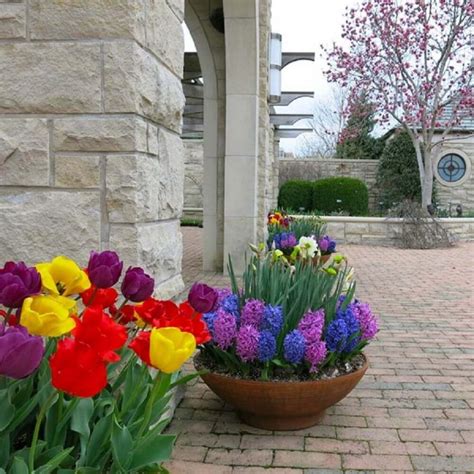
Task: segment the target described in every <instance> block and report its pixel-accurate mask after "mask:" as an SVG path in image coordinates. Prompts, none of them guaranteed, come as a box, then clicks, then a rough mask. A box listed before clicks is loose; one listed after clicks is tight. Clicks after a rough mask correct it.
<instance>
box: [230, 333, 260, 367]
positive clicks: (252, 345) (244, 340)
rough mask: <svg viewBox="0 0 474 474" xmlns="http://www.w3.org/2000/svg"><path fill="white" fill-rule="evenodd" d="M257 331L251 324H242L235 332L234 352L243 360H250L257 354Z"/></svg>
mask: <svg viewBox="0 0 474 474" xmlns="http://www.w3.org/2000/svg"><path fill="white" fill-rule="evenodd" d="M258 340H259V332H258V330H257V329H256V328H255V327H254V326H251V325H249V324H248V325H246V326H242V327H241V328H240V329H239V332H238V334H237V342H236V349H235V351H236V353H237V355H238V356H239V357H240V358H241V359H242V361H243V362H251V361H253V360H255V359H256V358H257V355H258Z"/></svg>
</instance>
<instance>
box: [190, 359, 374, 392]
mask: <svg viewBox="0 0 474 474" xmlns="http://www.w3.org/2000/svg"><path fill="white" fill-rule="evenodd" d="M198 356H199V354H197V355H195V356H194V358H193V362H194V364H195V363H196V357H198ZM362 356H363V357H364V365H363V366H362V367H360V368H359V369H357V370H354V371H353V372H350V373H349V374H344V375H339V376H337V377H333V378H331V379H324V380H291V381H289V380H281V381H280V380H251V379H243V378H237V377H232V376H230V375H224V374H219V373H217V372H212V371H208V373H207V374H209V375H213V376H215V377H221V378H223V379H229V380H236V381H239V382H241V383H247V384H252V385H275V384H278V385H281V386H283V385H297V384H301V385H311V384H322V385H324V384H330V383H331V382H332V381H334V380H341V379H344V378H345V377H350V376H351V375H353V374H356V373H357V372H362V371H366V370H367V368H368V366H369V359H368V357H367V356H366V355H365V354H362ZM207 374H203V376H204V377H205V376H206V375H207ZM203 376H201V377H203Z"/></svg>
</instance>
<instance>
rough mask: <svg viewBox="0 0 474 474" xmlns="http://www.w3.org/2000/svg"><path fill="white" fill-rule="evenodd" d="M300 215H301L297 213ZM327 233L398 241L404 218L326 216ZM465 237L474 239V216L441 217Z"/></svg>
mask: <svg viewBox="0 0 474 474" xmlns="http://www.w3.org/2000/svg"><path fill="white" fill-rule="evenodd" d="M294 217H298V216H294ZM321 218H322V219H323V220H324V221H325V222H326V224H327V233H328V234H329V235H330V236H331V237H333V238H335V239H336V240H337V241H338V242H340V243H344V244H369V245H389V246H396V245H397V235H398V233H399V232H400V231H401V226H402V219H399V218H384V217H348V216H323V217H321ZM439 222H441V223H442V224H443V225H444V226H445V228H446V229H447V230H448V231H449V232H451V233H452V234H453V235H454V236H455V237H456V238H457V239H459V240H461V241H468V240H474V218H449V219H439Z"/></svg>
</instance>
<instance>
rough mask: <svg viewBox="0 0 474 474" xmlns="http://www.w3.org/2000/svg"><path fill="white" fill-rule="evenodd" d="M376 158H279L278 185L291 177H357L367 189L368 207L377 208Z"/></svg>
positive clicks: (311, 179)
mask: <svg viewBox="0 0 474 474" xmlns="http://www.w3.org/2000/svg"><path fill="white" fill-rule="evenodd" d="M377 167H378V161H377V160H335V159H327V160H322V159H319V158H318V159H316V158H305V159H301V158H296V159H280V166H279V186H280V187H281V186H282V185H283V184H284V183H286V182H287V181H289V180H291V179H304V180H309V181H315V180H317V179H321V178H328V177H331V176H350V177H352V178H358V179H360V180H362V181H364V183H365V184H366V185H367V188H368V190H369V208H370V209H376V208H377V194H378V193H377V188H376V180H377Z"/></svg>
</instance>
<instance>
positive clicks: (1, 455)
mask: <svg viewBox="0 0 474 474" xmlns="http://www.w3.org/2000/svg"><path fill="white" fill-rule="evenodd" d="M9 459H10V435H9V434H8V433H5V434H3V435H2V436H0V474H1V468H2V467H7V464H8V461H9Z"/></svg>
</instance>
